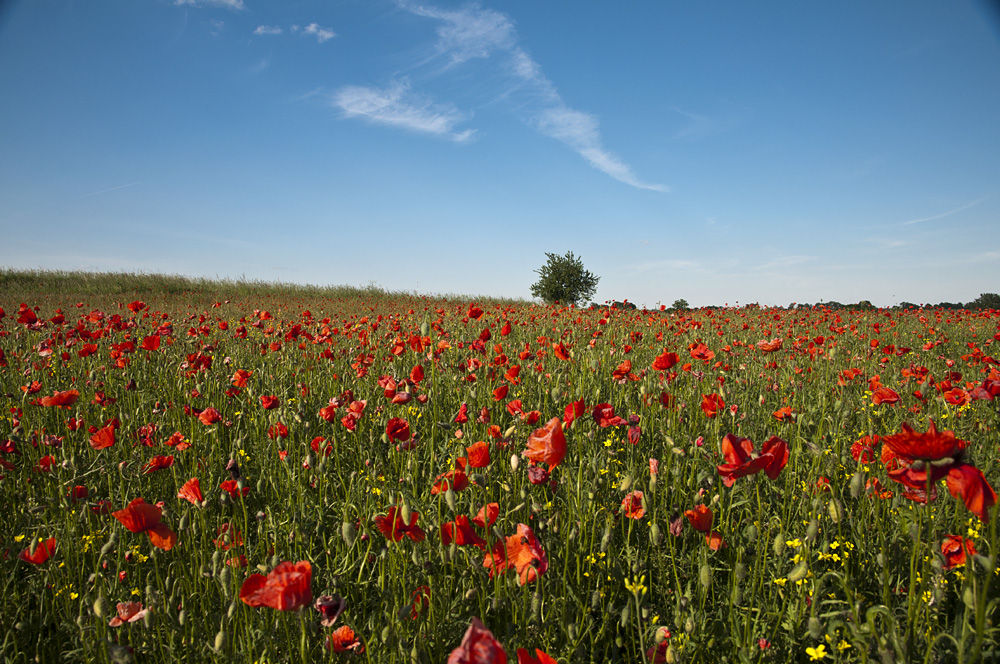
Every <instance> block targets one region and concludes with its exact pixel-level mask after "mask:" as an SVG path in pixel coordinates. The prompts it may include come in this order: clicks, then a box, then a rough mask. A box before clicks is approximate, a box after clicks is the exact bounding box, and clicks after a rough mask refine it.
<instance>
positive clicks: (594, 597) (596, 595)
mask: <svg viewBox="0 0 1000 664" xmlns="http://www.w3.org/2000/svg"><path fill="white" fill-rule="evenodd" d="M600 608H601V593H600V591H598V590H595V591H594V592H592V593H591V594H590V610H591V611H597V610H598V609H600Z"/></svg>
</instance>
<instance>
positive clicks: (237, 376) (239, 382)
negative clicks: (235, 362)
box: [232, 369, 253, 387]
mask: <svg viewBox="0 0 1000 664" xmlns="http://www.w3.org/2000/svg"><path fill="white" fill-rule="evenodd" d="M251 376H253V372H252V371H247V370H246V369H237V370H236V373H234V374H233V378H232V383H233V386H234V387H246V386H247V381H248V380H250V377H251Z"/></svg>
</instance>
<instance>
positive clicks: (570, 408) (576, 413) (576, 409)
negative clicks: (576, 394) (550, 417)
mask: <svg viewBox="0 0 1000 664" xmlns="http://www.w3.org/2000/svg"><path fill="white" fill-rule="evenodd" d="M585 412H587V406H586V405H585V404H584V402H583V399H580V400H579V401H573V402H570V403H568V404H566V408H565V409H564V410H563V423H564V424H565V425H566V426H569V425H570V424H572V423H573V420H575V419H576V418H578V417H583V414H584V413H585Z"/></svg>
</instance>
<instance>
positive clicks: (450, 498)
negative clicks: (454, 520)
mask: <svg viewBox="0 0 1000 664" xmlns="http://www.w3.org/2000/svg"><path fill="white" fill-rule="evenodd" d="M444 502H446V503H447V504H448V509H450V510H451V511H452V512H454V511H455V492H454V491H452V489H451V487H450V486H449V487H448V490H447V491H445V492H444Z"/></svg>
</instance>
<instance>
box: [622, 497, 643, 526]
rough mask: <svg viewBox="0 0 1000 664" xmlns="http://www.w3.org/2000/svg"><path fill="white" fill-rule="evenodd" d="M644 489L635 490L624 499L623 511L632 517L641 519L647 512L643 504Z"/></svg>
mask: <svg viewBox="0 0 1000 664" xmlns="http://www.w3.org/2000/svg"><path fill="white" fill-rule="evenodd" d="M642 498H643V493H642V491H633V492H632V493H630V494H628V495H627V496H625V498H623V499H622V507H621V511H622V513H623V514H624V515H625V516H627V517H628V518H630V519H641V518H642V517H643V516H644V515H645V514H646V508H644V507H643V506H642Z"/></svg>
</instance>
